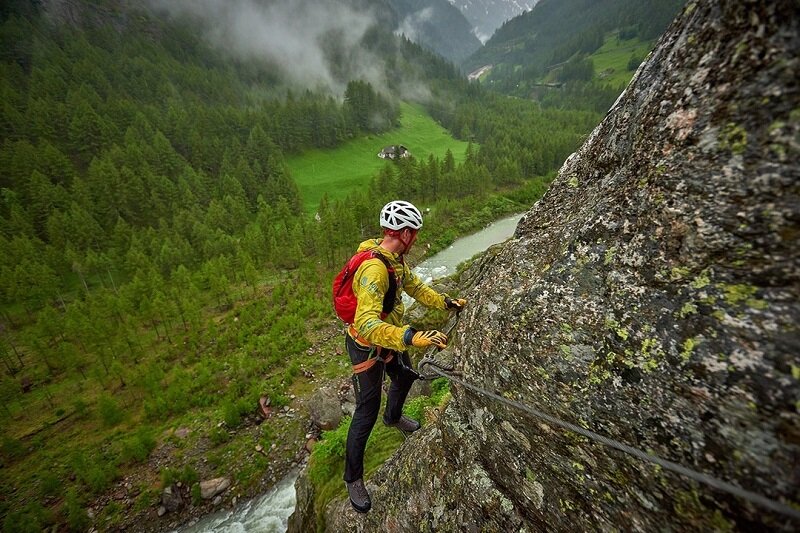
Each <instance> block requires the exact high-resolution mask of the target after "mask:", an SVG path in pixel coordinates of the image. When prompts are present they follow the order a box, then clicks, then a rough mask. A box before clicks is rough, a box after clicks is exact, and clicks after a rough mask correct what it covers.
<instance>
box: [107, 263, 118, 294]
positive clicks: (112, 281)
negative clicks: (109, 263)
mask: <svg viewBox="0 0 800 533" xmlns="http://www.w3.org/2000/svg"><path fill="white" fill-rule="evenodd" d="M106 272H108V279H110V280H111V286H112V287H113V288H114V294H116V295H117V296H119V291H118V290H117V284H116V283H114V278H112V277H111V271H110V270H108V269H106Z"/></svg>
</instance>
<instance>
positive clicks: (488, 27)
mask: <svg viewBox="0 0 800 533" xmlns="http://www.w3.org/2000/svg"><path fill="white" fill-rule="evenodd" d="M449 2H450V3H451V4H453V5H454V6H455V7H457V8H458V9H459V11H461V12H462V13H463V14H464V16H465V17H466V18H467V20H468V21H469V22H470V24H472V26H473V31H474V33H475V36H476V37H477V38H478V39H480V40H481V42H484V43H485V42H486V41H487V40H488V39H489V38H490V37H491V36H492V34H493V33H494V32H495V30H496V29H497V28H499V27H500V26H502V25H503V23H504V22H506V21H507V20H511V19H512V18H514V17H516V16H517V15H520V14H521V13H524V12H526V11H530V10H531V8H533V6H535V5H536V4H537V2H539V0H449Z"/></svg>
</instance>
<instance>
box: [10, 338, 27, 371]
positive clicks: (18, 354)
mask: <svg viewBox="0 0 800 533" xmlns="http://www.w3.org/2000/svg"><path fill="white" fill-rule="evenodd" d="M8 345H9V346H11V349H12V350H14V355H16V356H17V361H19V366H21V367H24V366H25V363H23V362H22V356H21V355H20V353H19V352H18V351H17V347H16V346H14V343H13V342H11V339H8Z"/></svg>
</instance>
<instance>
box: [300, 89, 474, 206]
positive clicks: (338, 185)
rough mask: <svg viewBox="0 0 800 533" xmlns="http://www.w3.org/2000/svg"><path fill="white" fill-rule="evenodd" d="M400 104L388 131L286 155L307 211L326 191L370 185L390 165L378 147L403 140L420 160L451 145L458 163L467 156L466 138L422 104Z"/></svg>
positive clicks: (341, 192) (339, 193)
mask: <svg viewBox="0 0 800 533" xmlns="http://www.w3.org/2000/svg"><path fill="white" fill-rule="evenodd" d="M400 109H401V117H400V126H399V127H397V128H395V129H393V130H391V131H389V132H387V133H383V134H381V135H368V136H364V137H359V138H357V139H353V140H351V141H349V142H347V143H345V144H343V145H342V146H339V147H338V148H334V149H330V150H319V149H318V150H309V151H306V152H304V153H302V154H300V155H296V156H291V157H287V159H286V162H287V164H288V165H289V169H290V170H291V172H292V177H293V178H294V181H295V182H296V183H297V186H298V188H299V189H300V195H301V198H302V199H303V206H304V208H305V210H306V211H307V212H309V213H313V212H315V211H316V209H317V207H318V206H319V202H320V200H321V199H322V197H323V195H324V194H325V193H327V194H328V197H329V198H331V199H337V198H344V197H346V196H347V194H348V193H350V192H352V191H354V190H356V189H359V188H362V187H367V186H368V185H369V182H370V179H371V178H372V176H374V175H375V174H376V173H377V171H378V170H380V169H381V168H382V167H383V166H384V165H386V164H391V163H387V162H386V161H384V160H383V159H380V158H379V157H378V152H380V151H381V150H382V149H383V148H384V147H385V146H388V145H392V144H402V145H403V146H405V147H406V148H408V150H409V151H410V152H411V154H412V155H413V156H414V157H416V158H418V159H427V157H428V155H430V154H433V155H434V156H435V157H439V158H442V157H444V154H445V152H447V150H448V148H449V149H450V151H451V152H453V157H454V158H455V160H456V162H461V161H463V160H464V152H465V151H466V149H467V143H466V142H462V141H459V140H456V139H454V138H453V137H452V136H451V135H450V133H449V132H448V131H447V130H446V129H444V128H443V127H442V126H440V125H439V124H438V123H437V122H436V121H435V120H433V119H432V118H431V117H430V116H429V115H428V114H427V113H426V112H425V111H424V110H423V109H422V107H421V106H418V105H413V104H408V103H405V102H403V103H401V104H400Z"/></svg>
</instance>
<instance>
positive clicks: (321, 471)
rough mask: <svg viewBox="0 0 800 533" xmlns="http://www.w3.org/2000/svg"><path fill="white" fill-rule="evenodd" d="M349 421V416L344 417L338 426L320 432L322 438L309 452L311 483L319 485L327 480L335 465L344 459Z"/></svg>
mask: <svg viewBox="0 0 800 533" xmlns="http://www.w3.org/2000/svg"><path fill="white" fill-rule="evenodd" d="M350 422H351V419H350V417H345V418H344V419H343V420H342V422H341V424H339V427H337V428H336V429H334V430H331V431H324V432H323V433H322V439H321V440H320V441H319V442H318V443H317V444H316V445H315V446H314V451H312V452H311V459H310V462H309V467H308V477H309V479H310V480H311V482H312V483H314V484H317V485H320V484H322V483H324V482H325V481H327V480H328V478H330V477H331V475H332V473H333V471H334V468H335V467H336V465H337V464H339V463H341V462H342V461H343V460H344V451H345V446H346V444H347V432H348V431H349V430H350Z"/></svg>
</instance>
